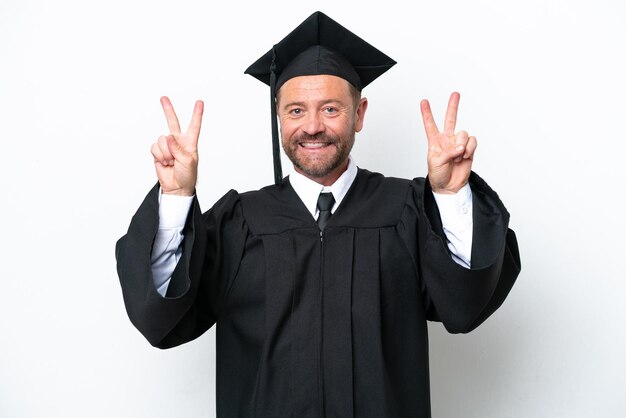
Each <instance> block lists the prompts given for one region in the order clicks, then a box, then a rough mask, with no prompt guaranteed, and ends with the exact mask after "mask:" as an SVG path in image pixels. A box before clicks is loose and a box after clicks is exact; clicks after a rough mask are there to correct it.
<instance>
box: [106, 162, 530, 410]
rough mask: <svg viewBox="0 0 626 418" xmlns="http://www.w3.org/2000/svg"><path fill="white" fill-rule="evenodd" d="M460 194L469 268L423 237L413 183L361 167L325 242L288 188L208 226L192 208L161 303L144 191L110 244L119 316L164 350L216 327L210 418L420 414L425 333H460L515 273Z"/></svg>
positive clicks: (484, 219)
mask: <svg viewBox="0 0 626 418" xmlns="http://www.w3.org/2000/svg"><path fill="white" fill-rule="evenodd" d="M470 182H471V186H472V190H473V195H474V222H475V225H478V226H480V228H482V230H481V231H480V232H479V233H478V234H475V238H474V241H473V242H474V246H473V249H472V254H473V257H475V258H476V260H478V261H477V264H476V266H475V267H473V268H472V269H464V268H463V267H461V266H459V265H457V264H456V263H455V262H454V261H453V260H452V259H451V257H450V255H449V254H448V249H447V245H446V242H445V239H444V238H442V237H443V233H442V232H441V231H436V230H435V229H434V228H438V226H437V221H436V219H431V218H429V216H428V215H427V213H426V209H425V202H426V201H428V193H429V192H428V193H426V191H427V186H426V184H425V180H424V179H423V178H420V179H415V180H413V181H408V180H401V179H393V178H385V177H383V176H382V175H380V174H375V173H370V172H368V171H366V170H359V172H358V174H357V177H356V180H355V181H354V183H353V185H352V187H351V188H350V190H349V191H348V193H347V195H346V196H345V198H344V199H343V200H342V202H341V204H340V205H339V206H338V207H337V209H336V210H335V212H334V213H333V216H332V217H331V218H330V219H329V220H328V223H327V225H326V227H325V231H324V240H323V241H321V240H320V239H319V238H320V237H319V229H318V225H317V223H316V222H315V219H314V218H313V217H312V216H311V214H310V212H309V211H308V210H307V209H306V207H305V206H304V204H303V203H302V201H301V200H300V199H299V198H298V196H297V194H296V193H295V191H294V190H293V188H292V187H291V185H290V183H289V181H288V180H286V181H285V182H283V183H282V184H280V185H275V186H269V187H267V188H264V189H262V190H259V191H256V192H249V193H243V194H239V193H237V192H235V191H231V192H229V193H227V194H226V195H225V196H224V197H223V198H222V199H221V200H220V201H219V202H217V203H216V204H215V205H214V207H213V208H212V209H211V210H210V211H208V212H207V213H205V214H202V213H201V211H200V208H199V206H198V204H197V201H195V202H194V205H193V209H192V213H191V214H190V216H189V219H188V224H187V226H186V233H185V239H184V242H183V244H182V246H183V256H182V258H181V260H180V262H179V263H178V266H177V267H176V270H175V272H174V274H173V277H172V281H171V284H170V289H174V290H173V291H172V292H169V291H168V296H167V297H165V298H163V297H161V296H160V295H159V294H158V293H157V292H156V289H155V287H154V283H153V279H152V275H151V270H150V252H151V245H152V241H153V238H154V235H155V234H156V231H157V228H158V203H157V198H158V189H157V188H156V187H155V189H153V190H152V191H151V192H150V193H149V194H148V196H147V197H146V199H145V201H144V203H143V204H142V205H141V207H140V208H139V210H138V212H137V213H136V215H135V216H134V217H133V220H132V222H131V225H130V227H129V230H128V233H127V234H126V235H125V236H124V237H122V238H121V239H120V241H119V242H118V244H117V249H116V256H117V262H118V273H119V276H120V282H121V285H122V291H123V295H124V300H125V304H126V308H127V312H128V315H129V317H130V319H131V321H132V322H133V324H135V326H136V327H137V328H138V329H139V330H140V331H141V332H142V333H143V334H144V336H145V337H146V338H147V339H148V341H150V343H151V344H153V345H155V346H157V347H161V348H168V347H173V346H176V345H179V344H183V343H185V342H188V341H190V340H193V339H194V338H196V337H198V336H199V335H201V334H202V333H203V332H205V331H206V330H207V329H208V328H210V327H211V326H212V325H213V324H214V323H215V322H217V324H218V325H217V342H216V344H217V348H216V352H217V369H216V373H217V389H216V398H217V414H218V416H219V417H304V418H305V417H316V418H319V417H376V418H380V417H429V416H430V395H429V377H428V334H427V325H426V321H427V320H429V319H430V320H436V321H441V322H442V323H443V325H444V326H445V327H446V328H447V329H448V330H449V331H450V332H453V333H457V332H468V331H471V330H472V329H474V328H475V327H477V326H478V325H479V324H480V323H481V322H483V321H484V320H485V319H486V318H487V317H488V316H489V315H491V314H492V313H493V312H494V311H495V309H497V308H498V307H499V306H500V305H501V304H502V302H503V300H504V298H505V297H506V296H507V294H508V293H509V290H510V289H511V286H512V285H513V283H514V282H515V279H516V277H517V275H518V273H519V271H520V259H519V254H518V249H517V243H516V240H515V236H514V234H513V232H512V231H510V230H509V229H508V220H509V215H508V212H507V211H506V209H505V208H504V206H503V205H502V203H501V202H500V200H499V199H498V196H497V194H495V192H493V191H492V190H491V189H490V188H489V186H488V185H487V184H486V183H484V182H483V181H482V179H480V178H479V177H478V176H477V175H475V174H472V176H471V177H470ZM431 215H432V214H431ZM437 217H438V215H437ZM485 240H486V241H485Z"/></svg>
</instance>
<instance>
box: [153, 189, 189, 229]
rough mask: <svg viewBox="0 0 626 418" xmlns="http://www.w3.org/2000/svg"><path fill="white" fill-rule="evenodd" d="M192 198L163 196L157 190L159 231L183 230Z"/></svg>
mask: <svg viewBox="0 0 626 418" xmlns="http://www.w3.org/2000/svg"><path fill="white" fill-rule="evenodd" d="M193 198H194V196H177V195H171V194H164V193H163V192H161V190H160V189H159V229H169V228H184V227H185V222H186V220H187V215H188V214H189V209H190V208H191V203H192V202H193Z"/></svg>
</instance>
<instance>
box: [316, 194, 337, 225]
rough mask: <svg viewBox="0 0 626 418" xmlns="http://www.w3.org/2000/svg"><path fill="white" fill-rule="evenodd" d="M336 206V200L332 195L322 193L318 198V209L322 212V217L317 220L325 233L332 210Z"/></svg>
mask: <svg viewBox="0 0 626 418" xmlns="http://www.w3.org/2000/svg"><path fill="white" fill-rule="evenodd" d="M334 204H335V198H334V197H333V194H332V193H320V196H319V197H318V198H317V208H318V209H319V211H320V216H319V217H318V218H317V225H318V226H319V227H320V231H324V228H325V227H326V224H327V223H328V220H329V219H330V210H331V209H332V207H333V205H334Z"/></svg>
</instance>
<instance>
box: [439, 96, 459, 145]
mask: <svg viewBox="0 0 626 418" xmlns="http://www.w3.org/2000/svg"><path fill="white" fill-rule="evenodd" d="M460 99H461V95H460V94H459V93H457V92H456V91H455V92H454V93H452V94H451V95H450V100H449V101H448V110H447V111H446V121H445V124H444V128H443V131H444V132H447V133H452V134H453V133H454V128H455V127H456V114H457V110H458V109H459V100H460Z"/></svg>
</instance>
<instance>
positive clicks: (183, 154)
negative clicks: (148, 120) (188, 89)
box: [150, 96, 204, 196]
mask: <svg viewBox="0 0 626 418" xmlns="http://www.w3.org/2000/svg"><path fill="white" fill-rule="evenodd" d="M161 106H162V107H163V111H164V112H165V118H166V119H167V125H168V126H169V129H170V134H169V135H167V136H166V135H162V136H160V137H159V139H158V140H157V142H156V143H154V144H152V148H151V149H150V151H151V152H152V156H153V157H154V166H155V168H156V173H157V177H158V178H159V184H160V185H161V190H162V191H163V193H165V194H176V195H180V196H192V195H193V194H194V191H195V188H196V179H197V177H198V137H199V136H200V126H201V125H202V112H203V111H204V103H203V102H202V100H198V101H197V102H196V105H195V107H194V109H193V116H192V117H191V122H190V123H189V127H188V128H187V131H186V132H185V133H181V132H180V125H179V124H178V117H176V112H174V107H173V106H172V103H171V102H170V99H168V98H167V97H166V96H163V97H161Z"/></svg>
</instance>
